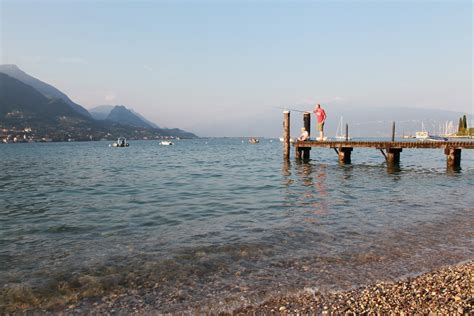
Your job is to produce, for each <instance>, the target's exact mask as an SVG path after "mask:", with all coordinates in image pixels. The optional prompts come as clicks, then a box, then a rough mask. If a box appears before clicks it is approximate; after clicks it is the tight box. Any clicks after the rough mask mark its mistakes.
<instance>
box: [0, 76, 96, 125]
mask: <svg viewBox="0 0 474 316" xmlns="http://www.w3.org/2000/svg"><path fill="white" fill-rule="evenodd" d="M0 119H1V120H4V121H10V122H16V121H23V122H25V121H26V122H28V123H29V124H35V123H37V124H38V123H40V122H41V121H42V122H43V123H44V122H45V121H46V122H48V123H58V122H59V121H66V120H68V121H71V122H72V121H74V122H87V121H88V120H89V119H88V118H87V117H85V116H83V115H81V114H79V113H77V112H75V111H74V110H73V109H72V108H71V107H70V106H69V105H68V104H67V103H66V102H65V101H63V100H61V99H50V98H47V97H45V96H44V95H43V94H41V93H40V92H38V91H37V90H35V89H34V88H33V87H31V86H29V85H27V84H24V83H23V82H21V81H19V80H17V79H15V78H13V77H10V76H8V75H6V74H4V73H0Z"/></svg>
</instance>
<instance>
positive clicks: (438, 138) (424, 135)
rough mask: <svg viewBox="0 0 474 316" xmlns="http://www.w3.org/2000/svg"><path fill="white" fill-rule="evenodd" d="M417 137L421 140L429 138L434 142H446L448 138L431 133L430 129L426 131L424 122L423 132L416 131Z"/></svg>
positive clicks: (428, 139) (422, 125)
mask: <svg viewBox="0 0 474 316" xmlns="http://www.w3.org/2000/svg"><path fill="white" fill-rule="evenodd" d="M415 138H416V139H419V140H427V141H432V142H445V141H447V140H448V139H447V138H446V137H442V136H439V135H431V134H430V133H428V131H425V126H424V124H423V122H422V123H421V132H416V133H415Z"/></svg>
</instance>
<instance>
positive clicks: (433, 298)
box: [234, 261, 474, 315]
mask: <svg viewBox="0 0 474 316" xmlns="http://www.w3.org/2000/svg"><path fill="white" fill-rule="evenodd" d="M272 313H279V314H293V315H299V314H300V315H301V314H302V315H305V314H331V315H333V314H336V315H338V314H388V313H395V314H400V315H403V314H428V313H437V314H442V315H447V314H450V315H452V314H457V315H473V314H474V262H473V261H470V262H468V263H464V264H459V265H455V266H447V267H443V268H441V269H439V270H436V271H433V272H429V273H426V274H423V275H420V276H417V277H414V278H408V279H405V280H401V281H399V282H396V283H378V284H373V285H369V286H365V287H361V288H357V289H353V290H348V291H341V292H333V293H326V294H324V293H318V292H311V291H305V292H303V293H300V294H299V295H296V296H290V297H281V298H275V299H271V300H269V301H266V302H265V303H263V304H261V305H259V306H257V307H251V306H249V307H246V308H243V309H239V310H237V311H235V312H234V314H242V315H243V314H272Z"/></svg>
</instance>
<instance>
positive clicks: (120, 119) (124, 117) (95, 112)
mask: <svg viewBox="0 0 474 316" xmlns="http://www.w3.org/2000/svg"><path fill="white" fill-rule="evenodd" d="M89 112H90V113H91V115H92V117H93V118H94V119H96V120H109V121H112V122H117V123H120V124H126V125H131V126H138V127H144V128H159V126H158V125H156V124H155V123H153V122H150V121H149V120H147V119H146V118H144V117H143V116H142V115H141V114H139V113H137V112H135V111H134V110H132V109H129V108H126V107H125V106H123V105H99V106H96V107H93V108H91V109H89Z"/></svg>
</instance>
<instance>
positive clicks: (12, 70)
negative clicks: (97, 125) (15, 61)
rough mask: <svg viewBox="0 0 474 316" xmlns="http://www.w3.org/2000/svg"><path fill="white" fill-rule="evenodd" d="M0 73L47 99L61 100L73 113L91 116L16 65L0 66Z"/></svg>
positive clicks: (60, 93)
mask: <svg viewBox="0 0 474 316" xmlns="http://www.w3.org/2000/svg"><path fill="white" fill-rule="evenodd" d="M0 73H4V74H6V75H8V76H10V77H13V78H15V79H17V80H19V81H21V82H23V83H24V84H27V85H29V86H31V87H33V88H34V89H36V90H37V91H39V92H40V93H42V94H43V95H44V96H46V97H47V98H50V99H61V100H63V101H64V102H65V103H66V104H67V105H68V106H69V107H70V108H72V109H73V110H74V111H75V112H77V113H79V114H81V115H83V116H85V117H89V118H90V117H91V115H90V114H89V112H88V111H87V110H86V109H85V108H83V107H82V106H80V105H79V104H77V103H74V102H73V101H72V100H71V99H70V98H69V97H68V96H67V95H65V94H64V93H62V92H61V91H59V90H58V89H57V88H55V87H53V86H52V85H49V84H47V83H45V82H43V81H41V80H38V79H36V78H34V77H32V76H30V75H28V74H27V73H25V72H24V71H22V70H21V69H20V68H18V66H16V65H0Z"/></svg>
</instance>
